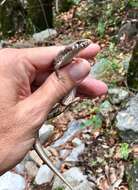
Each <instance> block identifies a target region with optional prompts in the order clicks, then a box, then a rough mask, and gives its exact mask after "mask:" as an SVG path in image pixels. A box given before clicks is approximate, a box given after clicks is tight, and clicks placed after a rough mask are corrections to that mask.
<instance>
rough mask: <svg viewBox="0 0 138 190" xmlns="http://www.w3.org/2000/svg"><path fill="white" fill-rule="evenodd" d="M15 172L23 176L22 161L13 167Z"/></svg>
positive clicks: (23, 165) (23, 164) (23, 166)
mask: <svg viewBox="0 0 138 190" xmlns="http://www.w3.org/2000/svg"><path fill="white" fill-rule="evenodd" d="M15 171H16V172H17V173H18V174H22V175H23V174H24V171H25V162H24V161H22V162H20V163H19V164H18V165H16V167H15Z"/></svg>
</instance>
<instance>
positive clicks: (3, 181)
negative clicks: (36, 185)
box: [0, 172, 25, 190]
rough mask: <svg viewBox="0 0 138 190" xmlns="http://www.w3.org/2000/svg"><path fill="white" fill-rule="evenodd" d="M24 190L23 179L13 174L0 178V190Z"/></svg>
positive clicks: (9, 173)
mask: <svg viewBox="0 0 138 190" xmlns="http://www.w3.org/2000/svg"><path fill="white" fill-rule="evenodd" d="M15 189H16V190H25V179H24V178H23V177H22V176H20V175H18V174H15V173H13V172H6V173H5V174H4V175H2V176H0V190H15Z"/></svg>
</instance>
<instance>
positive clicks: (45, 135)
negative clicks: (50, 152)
mask: <svg viewBox="0 0 138 190" xmlns="http://www.w3.org/2000/svg"><path fill="white" fill-rule="evenodd" d="M53 133H54V126H53V125H48V124H43V125H42V127H41V128H40V129H39V138H40V142H41V144H44V143H45V142H46V141H47V140H48V139H49V137H51V136H52V135H53Z"/></svg>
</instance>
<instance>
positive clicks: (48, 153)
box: [29, 147, 51, 166]
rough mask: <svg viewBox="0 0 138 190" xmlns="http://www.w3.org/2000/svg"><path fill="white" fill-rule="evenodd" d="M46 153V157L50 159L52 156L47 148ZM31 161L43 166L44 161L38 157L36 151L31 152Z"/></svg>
mask: <svg viewBox="0 0 138 190" xmlns="http://www.w3.org/2000/svg"><path fill="white" fill-rule="evenodd" d="M43 149H44V151H45V153H46V155H47V156H48V157H49V156H51V153H50V152H49V151H48V150H47V148H44V147H43ZM29 161H34V162H35V163H36V164H37V165H38V166H41V165H42V164H43V161H42V160H41V158H40V157H39V156H38V154H37V153H36V151H35V150H31V151H30V152H29Z"/></svg>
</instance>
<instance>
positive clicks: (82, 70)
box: [67, 58, 90, 81]
mask: <svg viewBox="0 0 138 190" xmlns="http://www.w3.org/2000/svg"><path fill="white" fill-rule="evenodd" d="M67 69H68V73H69V75H70V77H71V78H72V80H74V81H79V80H82V79H84V78H85V77H86V76H87V75H88V73H89V72H90V63H89V62H88V61H86V60H84V59H81V58H77V59H76V60H75V61H74V62H73V63H72V64H70V65H69V66H68V68H67Z"/></svg>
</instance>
